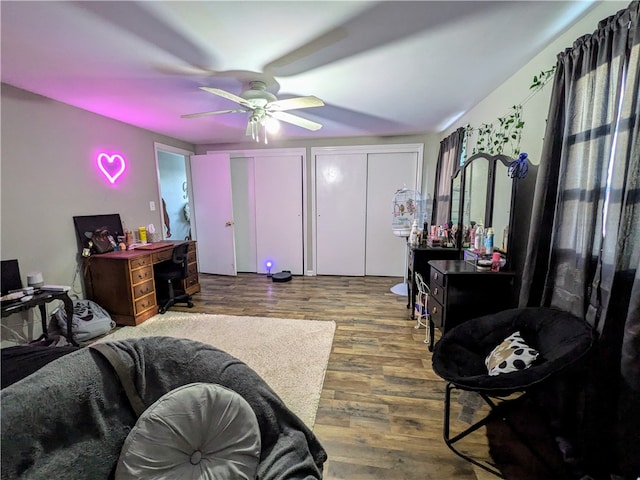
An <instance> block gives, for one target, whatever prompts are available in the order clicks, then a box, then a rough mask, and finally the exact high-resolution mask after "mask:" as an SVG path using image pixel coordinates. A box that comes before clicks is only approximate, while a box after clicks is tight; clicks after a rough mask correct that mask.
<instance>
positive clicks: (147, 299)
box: [135, 294, 156, 315]
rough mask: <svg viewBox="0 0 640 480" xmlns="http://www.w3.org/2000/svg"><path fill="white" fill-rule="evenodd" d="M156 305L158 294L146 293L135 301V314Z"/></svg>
mask: <svg viewBox="0 0 640 480" xmlns="http://www.w3.org/2000/svg"><path fill="white" fill-rule="evenodd" d="M155 305H156V296H155V294H151V295H146V296H144V297H142V298H140V299H138V300H136V301H135V314H136V315H138V314H139V313H142V312H144V311H145V310H149V309H150V308H151V307H154V306H155Z"/></svg>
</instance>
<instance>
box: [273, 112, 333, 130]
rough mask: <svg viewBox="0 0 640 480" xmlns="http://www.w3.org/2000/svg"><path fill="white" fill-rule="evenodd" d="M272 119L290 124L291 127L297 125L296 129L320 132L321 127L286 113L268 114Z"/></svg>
mask: <svg viewBox="0 0 640 480" xmlns="http://www.w3.org/2000/svg"><path fill="white" fill-rule="evenodd" d="M268 114H269V115H271V116H272V117H273V118H276V119H278V120H281V121H283V122H287V123H291V124H293V125H297V126H298V127H302V128H306V129H307V130H313V131H316V130H320V129H321V128H322V125H321V124H319V123H316V122H312V121H311V120H307V119H306V118H302V117H298V116H297V115H291V114H290V113H287V112H269V113H268Z"/></svg>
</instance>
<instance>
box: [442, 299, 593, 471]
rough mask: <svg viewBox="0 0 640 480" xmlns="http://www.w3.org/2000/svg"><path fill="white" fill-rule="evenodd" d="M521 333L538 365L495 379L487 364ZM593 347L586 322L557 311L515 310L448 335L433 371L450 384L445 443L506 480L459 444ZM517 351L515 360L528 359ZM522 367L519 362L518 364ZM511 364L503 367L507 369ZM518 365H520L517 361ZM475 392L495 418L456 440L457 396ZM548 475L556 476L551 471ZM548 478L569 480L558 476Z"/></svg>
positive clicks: (478, 320) (475, 425)
mask: <svg viewBox="0 0 640 480" xmlns="http://www.w3.org/2000/svg"><path fill="white" fill-rule="evenodd" d="M515 332H520V334H521V337H522V339H523V340H524V341H525V343H526V345H527V346H529V347H532V348H533V349H535V350H536V351H537V352H538V356H537V358H536V359H535V361H534V363H533V364H532V365H531V366H529V367H528V368H524V369H522V367H519V368H520V369H518V370H517V371H511V372H509V373H500V374H494V375H490V374H489V372H488V367H487V364H486V363H485V360H486V358H487V356H488V355H489V353H491V352H492V350H494V348H495V347H496V346H497V345H499V344H501V343H503V340H504V339H505V337H507V336H510V335H512V334H513V333H515ZM592 342H593V333H592V331H591V327H590V326H589V325H588V324H587V323H586V322H585V321H584V320H582V319H580V318H578V317H576V316H574V315H571V314H570V313H567V312H563V311H560V310H556V309H552V308H515V309H511V310H505V311H502V312H498V313H494V314H491V315H485V316H482V317H478V318H474V319H472V320H468V321H466V322H464V323H461V324H460V325H457V326H456V327H454V328H452V329H451V330H449V331H447V332H446V333H445V334H444V335H443V336H442V338H441V339H440V341H439V342H438V343H436V345H435V348H434V351H433V357H432V362H433V364H432V366H433V370H434V371H435V373H437V374H438V375H439V376H440V377H442V378H443V379H444V380H446V382H447V385H446V388H445V399H444V409H445V411H444V428H443V437H444V441H445V443H446V445H447V446H448V447H449V448H450V449H451V450H452V451H453V452H454V453H455V454H456V455H458V456H460V457H462V458H464V459H465V460H467V461H469V462H471V463H473V464H474V465H476V466H478V467H480V468H482V469H484V470H487V471H488V472H490V473H493V474H494V475H496V476H498V477H500V478H504V477H503V476H502V473H501V472H500V470H499V469H497V468H496V467H495V466H494V465H491V464H490V465H487V464H486V463H485V462H481V461H478V460H476V459H475V458H472V457H471V456H469V455H467V454H466V453H463V452H462V451H460V450H458V449H457V448H456V446H455V444H456V442H458V441H459V440H462V439H463V438H464V437H466V436H467V435H469V434H471V433H472V432H474V431H476V430H477V429H479V428H480V427H482V426H484V425H486V424H487V423H488V422H489V421H490V420H492V418H493V415H492V414H493V413H494V412H497V411H498V410H497V407H498V405H499V404H500V403H501V402H503V401H510V399H511V395H513V394H520V396H519V397H518V398H516V399H512V400H511V401H522V400H523V399H524V397H525V394H526V393H527V392H528V391H530V390H532V389H533V387H534V386H538V385H539V384H541V383H542V382H544V381H546V380H548V379H549V378H551V377H552V376H554V375H556V374H557V373H558V372H560V371H561V370H562V369H564V368H567V367H568V366H569V365H571V364H573V363H574V362H576V361H578V360H579V359H581V358H583V357H584V356H585V354H586V353H587V351H588V350H589V349H590V347H591V345H592ZM523 350H527V348H524V349H523V348H521V347H519V346H516V348H515V352H516V353H515V355H516V356H519V355H523ZM516 361H517V360H516ZM508 363H509V362H508V361H506V360H505V361H504V362H503V363H502V364H500V365H499V366H502V365H507V364H508ZM514 364H515V361H514ZM454 389H458V390H466V391H471V392H476V393H478V394H479V395H480V397H482V399H483V400H484V401H485V402H486V404H487V405H488V406H489V407H490V413H489V415H487V416H486V417H484V418H482V419H481V420H479V421H477V422H475V423H473V424H472V425H471V426H470V427H468V428H467V429H465V430H464V431H462V432H460V433H458V434H457V435H453V436H452V435H451V431H450V417H451V393H452V390H454ZM502 420H503V421H504V422H505V423H506V424H507V425H508V426H509V427H510V428H511V431H512V432H513V433H514V434H515V435H516V436H517V437H518V438H519V440H520V441H521V442H522V443H523V444H524V445H525V446H526V447H528V449H529V451H530V452H531V453H532V454H533V455H534V456H535V457H536V458H538V460H540V461H541V462H542V463H543V465H545V464H546V462H545V461H544V459H543V458H541V457H540V455H539V454H538V452H537V451H536V449H535V448H534V447H533V445H531V444H529V442H528V441H527V439H526V438H524V437H523V435H521V434H520V432H519V431H518V429H517V428H516V427H515V426H514V425H513V424H511V423H510V422H509V421H508V420H507V419H506V418H502ZM545 466H546V467H549V470H553V468H551V467H550V466H549V465H545ZM553 475H554V472H552V471H550V472H549V476H547V477H546V478H567V477H557V476H553Z"/></svg>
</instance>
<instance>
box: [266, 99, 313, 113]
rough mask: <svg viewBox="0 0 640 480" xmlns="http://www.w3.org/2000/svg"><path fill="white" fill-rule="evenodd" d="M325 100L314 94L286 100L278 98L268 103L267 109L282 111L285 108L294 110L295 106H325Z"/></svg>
mask: <svg viewBox="0 0 640 480" xmlns="http://www.w3.org/2000/svg"><path fill="white" fill-rule="evenodd" d="M323 106H324V102H323V101H322V100H320V99H319V98H318V97H314V96H313V95H310V96H307V97H295V98H287V99H284V100H276V101H275V102H271V103H270V104H268V105H267V109H268V110H271V111H277V112H282V111H283V110H293V109H294V108H311V107H323Z"/></svg>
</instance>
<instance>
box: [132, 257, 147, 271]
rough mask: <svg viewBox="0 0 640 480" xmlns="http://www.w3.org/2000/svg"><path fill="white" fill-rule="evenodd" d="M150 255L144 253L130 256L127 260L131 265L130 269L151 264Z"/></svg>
mask: <svg viewBox="0 0 640 480" xmlns="http://www.w3.org/2000/svg"><path fill="white" fill-rule="evenodd" d="M151 264H152V263H151V255H145V256H143V257H137V258H132V259H131V260H130V262H129V265H130V266H131V270H133V269H134V268H139V267H144V266H146V265H151Z"/></svg>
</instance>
